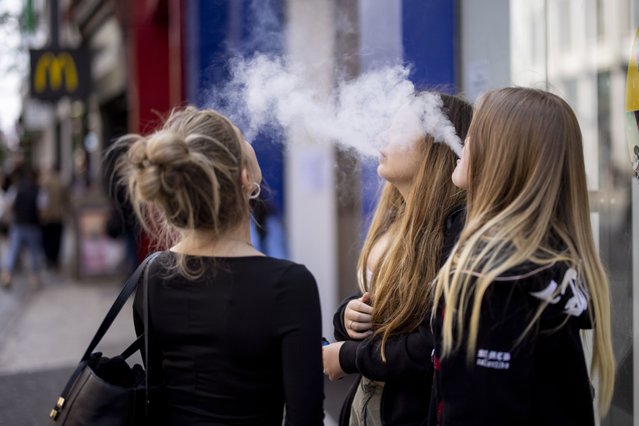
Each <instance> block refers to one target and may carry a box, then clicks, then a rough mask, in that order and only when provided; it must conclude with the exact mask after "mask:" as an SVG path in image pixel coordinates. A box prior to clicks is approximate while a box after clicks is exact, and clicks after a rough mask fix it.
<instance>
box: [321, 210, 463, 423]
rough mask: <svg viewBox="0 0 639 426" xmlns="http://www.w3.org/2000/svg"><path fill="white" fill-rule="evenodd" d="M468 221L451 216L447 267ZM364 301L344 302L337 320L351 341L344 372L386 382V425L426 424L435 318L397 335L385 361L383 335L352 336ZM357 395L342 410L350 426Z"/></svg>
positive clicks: (337, 329) (343, 357)
mask: <svg viewBox="0 0 639 426" xmlns="http://www.w3.org/2000/svg"><path fill="white" fill-rule="evenodd" d="M464 220H465V210H464V209H458V210H456V211H455V212H453V213H452V214H451V215H450V216H449V217H448V219H447V221H446V224H445V229H444V230H443V232H444V244H443V247H442V251H441V254H439V255H438V258H439V263H440V264H443V262H444V261H445V260H446V257H447V256H448V254H449V253H450V251H451V250H452V248H453V246H454V245H455V243H456V242H457V239H458V238H459V234H460V232H461V230H462V228H463V225H464ZM424 285H428V283H424ZM360 296H361V295H354V296H352V297H349V298H347V299H346V300H344V301H343V302H342V304H341V305H340V306H339V308H338V309H337V312H336V313H335V315H334V317H333V325H334V335H335V338H336V339H337V340H345V342H344V344H343V345H342V347H341V349H340V353H339V361H340V366H341V367H342V370H344V372H346V373H349V374H350V373H359V374H361V375H363V376H364V377H367V378H368V379H371V380H376V381H382V382H384V389H383V391H382V400H381V407H380V411H381V417H382V424H384V425H423V424H426V422H427V421H428V406H429V401H430V397H431V389H432V380H433V365H432V362H431V355H432V351H433V348H434V345H435V341H434V338H433V334H432V331H431V326H430V319H429V318H424V320H423V321H422V324H421V325H420V326H419V327H418V328H417V330H414V331H412V332H410V333H399V334H395V335H393V336H391V337H390V338H389V339H388V340H387V341H386V344H385V348H384V349H385V356H386V361H385V362H384V361H382V359H381V355H380V350H379V345H380V344H381V336H370V337H367V338H366V339H364V340H361V341H356V340H351V339H350V337H349V336H348V333H347V331H346V327H345V325H344V311H345V309H346V305H347V304H348V302H349V301H350V300H352V299H354V298H356V297H360ZM355 391H356V386H353V388H352V389H351V392H350V393H349V396H348V397H347V399H346V402H345V406H344V408H343V409H342V414H341V417H340V424H342V425H346V424H348V416H349V409H350V404H351V401H352V397H353V396H354V393H355Z"/></svg>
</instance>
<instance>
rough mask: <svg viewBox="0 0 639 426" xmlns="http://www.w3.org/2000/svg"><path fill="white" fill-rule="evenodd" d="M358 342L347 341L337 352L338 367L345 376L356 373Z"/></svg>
mask: <svg viewBox="0 0 639 426" xmlns="http://www.w3.org/2000/svg"><path fill="white" fill-rule="evenodd" d="M358 346H359V342H355V341H352V340H347V341H346V342H344V344H343V345H342V347H341V348H340V350H339V365H340V367H342V370H343V371H344V372H345V373H347V374H352V373H357V372H358V370H357V365H356V363H355V360H356V359H357V357H356V355H357V347H358Z"/></svg>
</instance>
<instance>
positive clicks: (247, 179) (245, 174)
mask: <svg viewBox="0 0 639 426" xmlns="http://www.w3.org/2000/svg"><path fill="white" fill-rule="evenodd" d="M240 179H241V180H242V188H250V187H251V185H252V184H253V179H251V175H250V174H249V171H248V169H247V168H245V167H242V172H241V173H240Z"/></svg>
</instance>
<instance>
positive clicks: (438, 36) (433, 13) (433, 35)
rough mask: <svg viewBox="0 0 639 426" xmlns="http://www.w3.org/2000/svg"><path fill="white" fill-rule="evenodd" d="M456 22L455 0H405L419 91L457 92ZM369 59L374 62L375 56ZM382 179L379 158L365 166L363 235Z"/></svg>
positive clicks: (409, 60) (404, 27) (405, 28)
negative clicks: (378, 164)
mask: <svg viewBox="0 0 639 426" xmlns="http://www.w3.org/2000/svg"><path fill="white" fill-rule="evenodd" d="M362 1H366V0H362ZM456 21H457V18H456V2H455V1H454V0H403V2H402V20H401V32H402V34H401V36H402V37H401V38H402V52H403V54H402V59H403V64H404V65H407V66H410V67H411V73H410V80H411V81H412V82H413V84H415V87H416V88H417V89H418V90H426V89H431V90H438V91H443V92H447V93H451V94H452V93H456V92H457V91H458V88H457V85H456V78H455V76H456V67H457V63H456V62H457V61H456V58H457V48H458V47H457V41H456V38H457V22H456ZM367 53H369V54H370V53H371V52H367ZM367 60H368V61H369V62H375V61H374V58H367ZM382 62H383V61H382ZM380 181H381V179H380V178H379V177H378V176H377V162H376V161H370V162H368V163H366V164H364V165H362V214H363V217H364V222H363V224H364V226H363V227H362V228H363V229H362V236H365V233H366V231H367V229H368V223H369V220H370V219H371V217H372V214H373V212H374V210H375V207H376V205H377V200H378V197H379V191H378V188H379V186H378V185H377V184H376V183H378V182H380Z"/></svg>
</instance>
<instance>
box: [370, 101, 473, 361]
mask: <svg viewBox="0 0 639 426" xmlns="http://www.w3.org/2000/svg"><path fill="white" fill-rule="evenodd" d="M441 98H442V101H443V112H444V114H445V115H446V116H447V117H448V118H449V120H450V121H451V122H452V124H453V126H454V127H455V130H456V132H457V135H458V136H459V137H460V138H461V139H462V140H463V139H464V138H465V137H466V132H467V131H468V127H469V125H470V121H471V118H472V107H471V106H470V105H469V104H468V103H467V102H465V101H463V100H461V99H460V98H457V97H454V96H448V95H444V94H442V95H441ZM419 149H420V151H421V161H420V164H419V168H418V171H417V175H416V176H415V177H414V180H413V184H412V187H411V189H410V193H409V194H408V196H407V198H406V200H404V199H403V198H402V196H401V194H400V193H399V191H398V190H397V189H396V188H395V187H394V186H393V185H392V184H390V183H386V184H385V185H384V188H383V191H382V194H381V198H380V201H379V203H378V206H377V208H376V210H375V214H374V216H373V220H372V223H371V226H370V228H369V231H368V234H367V236H366V240H365V241H364V246H363V248H362V252H361V254H360V258H359V262H358V271H359V274H360V278H361V281H362V283H363V290H364V291H371V299H372V301H373V325H374V330H375V331H374V332H375V334H376V335H381V336H382V344H381V346H380V350H381V355H382V359H385V355H384V345H385V343H386V341H387V340H388V338H389V337H390V336H391V335H392V334H395V333H402V332H410V331H413V330H414V329H416V328H417V326H418V325H419V324H420V323H421V322H422V321H423V319H424V318H425V316H426V315H427V313H428V309H429V307H430V305H431V300H430V298H429V294H430V291H429V284H430V282H431V281H432V280H433V278H435V275H436V274H437V270H438V268H439V265H440V261H441V259H440V257H441V252H442V248H443V242H444V228H445V222H446V218H447V217H448V216H449V215H450V214H451V213H452V212H453V211H455V210H456V209H458V208H459V207H460V206H461V205H462V204H463V201H464V195H465V194H464V191H462V190H460V189H458V188H456V187H455V186H454V185H453V183H452V181H451V174H452V172H453V170H454V168H455V162H456V159H457V157H456V156H455V154H454V153H453V151H451V149H450V148H449V147H448V146H446V145H445V144H443V143H434V142H433V139H432V137H431V136H430V135H427V134H426V135H424V141H423V143H422V144H420V148H419ZM391 228H394V230H395V231H396V232H394V234H395V235H396V236H397V239H396V240H395V241H391V243H390V246H389V248H388V250H387V252H386V253H387V254H386V255H385V256H384V257H383V259H381V260H380V262H379V263H378V265H377V268H376V270H375V271H372V272H373V275H372V278H371V282H370V283H369V282H368V280H367V278H366V273H364V271H366V265H367V262H368V258H369V255H370V253H371V249H372V247H373V246H374V244H375V242H376V241H377V240H378V239H379V238H380V237H381V236H382V235H383V234H384V233H386V232H387V231H388V230H390V229H391Z"/></svg>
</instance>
